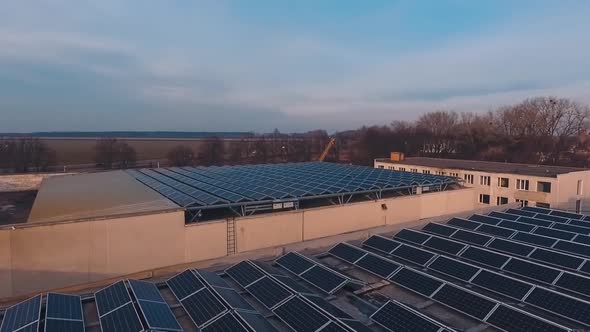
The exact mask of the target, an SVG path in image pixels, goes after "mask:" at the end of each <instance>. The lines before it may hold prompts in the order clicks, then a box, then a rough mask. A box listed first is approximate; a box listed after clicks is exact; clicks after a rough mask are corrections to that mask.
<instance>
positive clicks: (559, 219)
mask: <svg viewBox="0 0 590 332" xmlns="http://www.w3.org/2000/svg"><path fill="white" fill-rule="evenodd" d="M535 218H536V219H543V220H548V221H553V222H558V223H562V224H564V223H566V222H568V221H569V219H568V218H563V217H558V216H552V215H549V214H542V213H537V215H535Z"/></svg>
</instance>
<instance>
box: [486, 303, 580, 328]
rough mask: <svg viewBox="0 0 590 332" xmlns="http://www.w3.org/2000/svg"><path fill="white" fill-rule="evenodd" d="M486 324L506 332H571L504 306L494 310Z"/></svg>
mask: <svg viewBox="0 0 590 332" xmlns="http://www.w3.org/2000/svg"><path fill="white" fill-rule="evenodd" d="M486 322H487V323H489V324H491V325H493V326H496V327H499V328H501V329H502V330H504V331H513V332H531V331H535V332H558V331H568V330H569V329H567V328H564V327H560V326H558V325H555V324H553V323H551V322H549V321H547V320H542V319H539V318H538V317H533V316H531V315H530V314H527V313H525V312H523V311H520V310H517V309H515V308H511V307H507V306H505V305H503V304H501V305H500V306H499V307H498V308H496V310H494V312H493V313H492V314H491V315H490V317H488V319H486Z"/></svg>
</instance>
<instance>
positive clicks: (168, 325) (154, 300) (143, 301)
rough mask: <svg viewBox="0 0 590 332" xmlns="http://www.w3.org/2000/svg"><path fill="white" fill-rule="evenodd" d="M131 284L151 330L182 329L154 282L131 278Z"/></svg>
mask: <svg viewBox="0 0 590 332" xmlns="http://www.w3.org/2000/svg"><path fill="white" fill-rule="evenodd" d="M129 286H130V289H131V291H132V292H133V294H134V296H135V298H136V300H137V304H138V306H139V309H140V310H141V313H142V314H143V317H144V318H145V321H146V324H147V328H148V329H149V330H157V331H182V328H181V327H180V324H179V323H178V321H177V320H176V317H175V316H174V313H172V310H171V309H170V307H169V306H168V303H166V301H165V300H164V298H163V297H162V295H161V294H160V291H159V290H158V287H156V285H155V284H154V283H151V282H147V281H140V280H129Z"/></svg>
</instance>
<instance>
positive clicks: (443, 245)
mask: <svg viewBox="0 0 590 332" xmlns="http://www.w3.org/2000/svg"><path fill="white" fill-rule="evenodd" d="M424 246H425V247H428V248H432V249H435V250H438V251H442V252H445V253H447V254H451V255H456V254H458V253H459V252H460V251H461V250H463V249H465V247H466V245H464V244H462V243H459V242H455V241H451V240H447V239H442V238H439V237H435V236H433V237H431V238H430V239H428V241H426V242H424Z"/></svg>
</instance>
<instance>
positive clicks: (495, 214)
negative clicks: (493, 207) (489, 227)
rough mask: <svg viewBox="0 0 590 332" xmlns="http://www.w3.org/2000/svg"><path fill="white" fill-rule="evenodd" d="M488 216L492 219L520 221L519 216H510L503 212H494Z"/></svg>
mask: <svg viewBox="0 0 590 332" xmlns="http://www.w3.org/2000/svg"><path fill="white" fill-rule="evenodd" d="M488 215H489V216H490V217H495V218H500V219H506V220H516V219H518V218H519V217H520V216H519V215H514V214H510V213H503V212H497V211H492V212H490V213H489V214H488Z"/></svg>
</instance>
